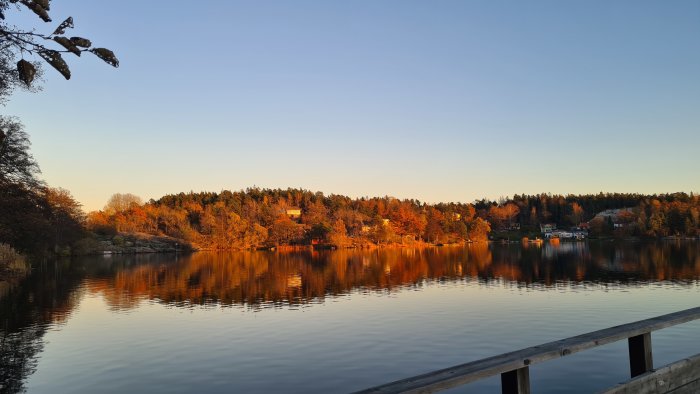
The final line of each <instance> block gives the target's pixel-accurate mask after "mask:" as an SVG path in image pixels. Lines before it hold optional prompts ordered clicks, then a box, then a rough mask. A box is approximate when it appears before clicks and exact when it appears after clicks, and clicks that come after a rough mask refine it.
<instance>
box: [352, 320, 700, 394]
mask: <svg viewBox="0 0 700 394" xmlns="http://www.w3.org/2000/svg"><path fill="white" fill-rule="evenodd" d="M697 319H700V307H697V308H691V309H687V310H684V311H680V312H674V313H669V314H668V315H663V316H657V317H653V318H651V319H646V320H640V321H636V322H633V323H628V324H623V325H619V326H615V327H610V328H606V329H603V330H599V331H593V332H589V333H587V334H583V335H578V336H575V337H571V338H566V339H561V340H558V341H554V342H549V343H545V344H542V345H538V346H533V347H529V348H526V349H521V350H517V351H514V352H510V353H504V354H501V355H498V356H493V357H489V358H485V359H481V360H477V361H472V362H469V363H466V364H461V365H456V366H454V367H449V368H445V369H441V370H437V371H433V372H429V373H426V374H423V375H418V376H414V377H410V378H407V379H402V380H398V381H395V382H392V383H387V384H384V385H381V386H376V387H372V388H369V389H367V390H363V391H360V392H358V393H363V394H369V393H376V394H379V393H433V392H436V391H440V390H445V389H449V388H453V387H456V386H460V385H463V384H467V383H470V382H474V381H477V380H480V379H484V378H487V377H490V376H494V375H497V374H500V375H501V390H502V392H503V393H504V394H511V393H517V394H528V393H530V370H529V367H530V365H533V364H537V363H541V362H544V361H548V360H552V359H556V358H559V357H564V356H568V355H570V354H574V353H577V352H580V351H583V350H586V349H590V348H594V347H598V346H602V345H606V344H609V343H612V342H617V341H621V340H624V339H627V342H628V344H629V362H630V376H631V378H632V379H631V380H630V381H628V382H625V383H623V384H620V385H618V386H615V387H613V388H612V389H610V390H609V391H608V392H609V393H644V392H648V393H669V392H674V393H675V392H681V391H682V390H680V389H681V388H682V387H686V388H687V389H690V391H688V392H694V390H693V389H692V388H691V386H693V387H695V386H698V387H697V388H698V389H700V355H697V356H693V357H691V358H688V359H684V360H680V361H678V362H675V363H673V364H669V365H667V366H665V367H663V368H660V369H658V370H654V369H653V360H652V351H651V332H652V331H656V330H660V329H662V328H667V327H671V326H675V325H677V324H682V323H687V322H690V321H693V320H697ZM674 390H677V391H674ZM698 392H700V390H699V391H698Z"/></svg>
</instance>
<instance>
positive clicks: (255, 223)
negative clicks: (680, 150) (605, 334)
mask: <svg viewBox="0 0 700 394" xmlns="http://www.w3.org/2000/svg"><path fill="white" fill-rule="evenodd" d="M623 208H624V209H623ZM614 209H618V210H620V211H619V212H617V213H616V214H615V215H612V216H610V215H608V216H603V215H599V213H600V212H603V211H606V210H614ZM545 223H552V224H556V225H557V226H559V227H560V228H568V227H574V226H579V225H581V224H582V223H586V224H587V225H588V227H590V231H591V235H592V236H617V237H630V236H634V237H664V236H688V237H693V236H697V235H698V234H700V231H699V228H700V199H699V198H698V196H696V195H693V194H692V193H691V194H686V193H673V194H661V195H642V194H624V193H599V194H591V195H567V196H561V195H550V194H540V195H515V196H513V197H512V198H508V199H505V198H502V199H500V201H489V200H480V201H476V202H474V203H473V204H472V203H439V204H428V203H424V202H421V201H418V200H413V199H404V200H399V199H396V198H392V197H375V198H350V197H347V196H342V195H335V194H332V195H328V196H326V195H324V194H323V193H320V192H311V191H308V190H302V189H260V188H249V189H246V190H242V191H236V192H232V191H228V190H225V191H222V192H220V193H214V192H200V193H194V192H190V193H179V194H174V195H166V196H163V197H161V198H160V199H158V200H150V201H148V202H146V203H141V201H140V199H138V197H136V196H133V195H129V194H116V195H114V196H113V197H112V199H111V200H110V202H109V203H108V204H107V206H106V207H105V209H104V210H102V211H96V212H92V213H90V214H88V216H87V220H86V226H87V228H88V230H90V231H92V232H95V233H97V234H102V235H109V234H116V233H120V232H141V233H147V234H153V235H167V236H171V237H175V238H180V239H183V240H186V241H188V242H191V243H193V244H196V245H197V246H199V247H201V248H204V249H247V248H259V247H270V246H279V245H308V244H321V245H329V246H330V245H333V246H336V247H347V246H367V245H389V244H403V245H412V244H417V243H430V244H447V243H460V242H466V241H475V242H478V241H486V240H488V239H489V236H491V238H499V237H503V236H504V234H507V235H508V236H517V237H519V236H533V237H534V236H537V235H538V234H539V231H540V230H539V229H540V227H539V226H540V225H541V224H545Z"/></svg>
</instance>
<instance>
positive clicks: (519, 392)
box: [501, 367, 530, 394]
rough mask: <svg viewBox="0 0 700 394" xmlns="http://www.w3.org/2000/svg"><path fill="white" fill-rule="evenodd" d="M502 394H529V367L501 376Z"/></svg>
mask: <svg viewBox="0 0 700 394" xmlns="http://www.w3.org/2000/svg"><path fill="white" fill-rule="evenodd" d="M501 392H502V393H503V394H530V367H522V368H518V369H514V370H512V371H508V372H504V373H502V374H501Z"/></svg>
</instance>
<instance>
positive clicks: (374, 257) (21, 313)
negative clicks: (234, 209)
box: [0, 242, 700, 392]
mask: <svg viewBox="0 0 700 394" xmlns="http://www.w3.org/2000/svg"><path fill="white" fill-rule="evenodd" d="M699 277H700V244H698V243H671V242H666V243H653V244H642V243H623V244H619V243H612V242H609V243H595V242H591V243H587V242H572V243H561V244H558V245H556V244H548V243H545V244H543V245H537V244H529V245H491V246H488V245H470V246H468V247H465V248H452V247H445V248H431V249H390V250H372V251H362V250H342V251H319V252H311V251H309V252H298V253H274V252H237V253H218V254H217V253H197V254H193V255H189V256H175V255H139V256H113V257H102V256H99V257H90V258H82V259H76V260H66V261H61V262H56V263H52V264H44V265H40V266H39V267H38V268H37V269H36V270H35V271H34V272H33V273H32V275H31V276H29V277H28V278H26V279H25V280H24V281H23V282H21V283H3V284H2V286H0V290H2V292H0V338H1V342H0V377H1V378H0V391H3V392H17V391H21V390H22V387H23V386H22V385H23V382H24V381H25V379H26V378H27V377H28V376H29V375H31V374H32V373H33V372H34V369H35V368H36V359H37V355H38V354H40V353H41V351H42V348H43V342H42V337H43V336H44V334H45V332H46V330H47V327H49V326H51V325H55V324H57V323H58V324H60V323H61V322H63V321H65V320H66V319H68V318H69V316H70V313H71V311H72V310H73V309H74V308H75V307H76V305H77V304H78V303H79V301H80V299H81V298H82V297H83V296H84V295H85V294H86V293H88V294H99V295H101V296H102V297H103V298H104V299H105V300H106V301H107V303H108V305H109V306H110V307H111V308H112V309H114V310H116V311H121V310H130V309H133V308H136V307H137V306H138V305H139V304H141V303H143V302H155V303H163V304H167V305H170V306H176V307H194V306H209V305H217V306H221V307H241V308H244V309H250V310H259V309H262V308H267V307H279V306H295V305H303V304H315V303H321V302H323V301H324V300H325V299H326V298H327V297H334V296H340V295H344V294H351V293H353V292H357V291H359V292H393V291H396V290H398V289H405V288H416V289H418V288H421V287H422V286H425V285H426V284H429V283H433V282H439V283H443V282H450V283H459V282H460V281H465V280H469V281H473V280H478V281H479V282H480V283H482V284H483V285H485V286H489V285H491V284H499V285H500V284H502V283H506V284H509V285H513V286H529V287H534V288H538V289H543V290H545V291H546V290H547V289H548V288H550V286H553V285H557V286H559V285H561V284H565V285H572V286H576V285H579V284H582V283H583V284H585V283H600V284H610V283H614V284H616V285H622V286H626V285H634V286H637V285H639V284H640V283H649V282H658V281H674V282H679V283H681V284H683V283H694V282H695V281H696V280H697V279H698V278H699Z"/></svg>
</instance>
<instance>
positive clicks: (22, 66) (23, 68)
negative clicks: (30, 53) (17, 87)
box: [17, 59, 36, 86]
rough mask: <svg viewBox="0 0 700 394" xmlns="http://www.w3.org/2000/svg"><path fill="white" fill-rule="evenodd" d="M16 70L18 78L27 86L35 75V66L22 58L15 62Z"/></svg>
mask: <svg viewBox="0 0 700 394" xmlns="http://www.w3.org/2000/svg"><path fill="white" fill-rule="evenodd" d="M17 72H18V73H19V79H20V80H21V81H22V82H24V83H25V84H26V85H27V86H29V85H31V83H32V81H33V80H34V76H35V75H36V68H35V67H34V65H33V64H32V63H30V62H28V61H26V60H24V59H22V60H20V61H18V62H17Z"/></svg>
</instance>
